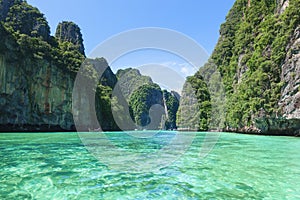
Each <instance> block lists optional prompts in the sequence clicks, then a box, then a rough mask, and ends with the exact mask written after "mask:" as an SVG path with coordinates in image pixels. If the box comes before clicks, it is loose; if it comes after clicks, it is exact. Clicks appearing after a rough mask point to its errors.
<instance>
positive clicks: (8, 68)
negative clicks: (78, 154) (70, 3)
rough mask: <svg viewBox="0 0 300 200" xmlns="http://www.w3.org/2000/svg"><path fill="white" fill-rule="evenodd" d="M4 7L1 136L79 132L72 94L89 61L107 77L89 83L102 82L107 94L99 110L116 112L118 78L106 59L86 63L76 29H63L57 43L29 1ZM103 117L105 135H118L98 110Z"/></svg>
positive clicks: (7, 1) (100, 96)
mask: <svg viewBox="0 0 300 200" xmlns="http://www.w3.org/2000/svg"><path fill="white" fill-rule="evenodd" d="M0 7H1V10H0V131H71V130H75V126H74V120H73V114H72V110H71V109H72V92H73V86H74V80H75V76H76V72H77V71H78V69H79V68H80V66H81V64H82V63H83V61H84V60H85V63H89V64H90V66H91V72H93V71H94V72H93V73H92V74H94V75H95V74H96V73H95V72H96V71H98V72H103V76H102V77H93V76H91V77H89V78H90V79H93V78H100V79H99V84H98V87H99V88H101V89H103V90H105V91H106V92H105V93H103V92H102V93H101V92H100V91H101V89H100V91H99V92H98V90H97V92H96V95H95V96H96V97H95V98H96V104H97V105H96V106H97V107H101V108H103V107H108V106H110V102H108V101H107V100H106V99H107V96H109V95H110V91H111V90H112V87H114V85H115V84H116V81H117V79H116V76H115V75H114V74H113V73H112V71H111V69H110V68H109V67H108V63H107V62H106V61H105V59H103V58H97V59H85V55H84V47H83V44H82V35H81V32H80V29H79V27H78V26H77V25H76V24H74V23H71V22H67V23H61V24H60V25H59V26H58V29H59V30H61V32H59V31H58V33H59V38H55V37H53V36H50V31H49V30H50V29H49V26H48V23H47V21H46V20H45V18H44V17H43V14H41V13H40V12H39V11H38V9H37V8H34V7H32V6H30V5H28V4H27V3H26V2H25V1H22V0H15V1H13V0H1V1H0ZM79 98H80V97H79ZM87 103H88V102H87ZM97 117H98V119H99V120H100V124H101V125H102V126H103V127H104V129H108V130H116V129H117V126H116V125H115V124H114V123H113V119H112V116H111V114H110V113H109V112H108V111H106V110H101V109H99V110H97Z"/></svg>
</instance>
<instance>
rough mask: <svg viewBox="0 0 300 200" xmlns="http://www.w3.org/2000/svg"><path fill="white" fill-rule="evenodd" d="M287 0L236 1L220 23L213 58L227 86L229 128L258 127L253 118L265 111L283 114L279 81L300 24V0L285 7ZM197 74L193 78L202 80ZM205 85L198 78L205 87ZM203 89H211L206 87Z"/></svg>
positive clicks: (266, 114) (199, 84)
mask: <svg viewBox="0 0 300 200" xmlns="http://www.w3.org/2000/svg"><path fill="white" fill-rule="evenodd" d="M283 2H284V1H283V0H280V1H274V0H263V1H258V0H237V1H236V2H235V4H234V6H233V8H232V9H231V10H230V12H229V13H228V15H227V17H226V22H225V23H224V24H222V25H221V29H220V39H219V41H218V44H217V46H216V47H215V50H214V52H213V54H212V56H211V59H210V63H212V64H213V65H216V66H217V68H218V70H219V71H220V73H221V77H222V80H223V83H224V86H225V91H226V100H227V101H226V110H227V114H226V120H225V124H224V125H225V126H226V127H227V128H229V129H233V130H238V129H241V128H243V127H246V126H255V120H256V119H257V118H258V117H260V116H261V115H263V116H265V117H267V116H279V115H281V114H282V113H281V112H280V109H279V106H278V102H279V100H280V96H281V90H282V87H283V86H284V84H285V83H284V82H282V80H281V66H282V64H283V62H284V60H285V57H286V55H287V53H288V52H287V46H288V43H289V41H290V39H291V37H292V35H293V33H294V30H295V29H296V28H297V26H299V24H300V10H299V5H300V1H299V0H289V1H288V4H289V6H288V7H287V8H285V10H283V9H282V8H281V6H282V5H283ZM204 68H205V67H204ZM202 71H203V69H201V70H200V71H199V72H202ZM201 75H203V74H201ZM197 76H198V75H197V74H196V75H195V76H193V78H194V79H197V80H199V79H201V78H199V77H197ZM203 76H204V79H206V77H205V74H204V75H203ZM193 78H192V79H193ZM190 79H191V78H190ZM189 81H190V80H188V82H189ZM201 84H202V83H196V85H197V86H198V87H203V86H201ZM192 85H193V84H192ZM193 87H194V88H195V86H193ZM200 93H202V94H203V95H205V94H206V93H207V91H206V89H205V87H203V91H200ZM203 95H200V96H203ZM196 96H197V98H198V99H199V102H203V99H201V98H199V95H197V94H196ZM200 109H201V108H200ZM203 109H204V110H205V112H204V113H208V112H209V110H210V108H209V106H208V107H204V108H203ZM207 116H209V115H207ZM203 118H205V116H202V117H200V118H199V120H200V121H201V120H204V119H203ZM207 119H209V117H208V118H207ZM204 127H205V126H204Z"/></svg>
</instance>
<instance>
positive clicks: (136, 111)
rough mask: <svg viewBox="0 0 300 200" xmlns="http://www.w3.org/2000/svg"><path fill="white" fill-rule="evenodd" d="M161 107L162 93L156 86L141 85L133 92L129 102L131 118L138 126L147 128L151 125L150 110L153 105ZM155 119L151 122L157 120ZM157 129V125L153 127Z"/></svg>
mask: <svg viewBox="0 0 300 200" xmlns="http://www.w3.org/2000/svg"><path fill="white" fill-rule="evenodd" d="M155 104H158V105H161V106H163V102H162V91H161V89H160V87H159V86H158V85H157V84H147V85H142V86H141V87H139V88H138V89H137V90H135V91H134V92H133V94H132V95H131V97H130V100H129V106H130V112H131V116H132V118H133V119H134V122H135V123H136V124H137V125H138V126H143V127H144V126H147V125H148V124H150V123H151V118H150V116H149V114H150V113H149V111H150V108H151V107H152V106H153V105H155ZM157 119H158V118H157V117H155V119H154V118H153V119H152V120H157ZM160 119H161V118H159V122H160ZM155 128H156V129H157V128H158V124H157V126H156V127H155Z"/></svg>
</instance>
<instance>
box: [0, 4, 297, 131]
mask: <svg viewBox="0 0 300 200" xmlns="http://www.w3.org/2000/svg"><path fill="white" fill-rule="evenodd" d="M299 5H300V0H278V1H251V0H237V1H236V2H235V4H234V5H233V7H232V9H231V10H230V11H229V13H228V15H227V17H226V22H225V23H224V24H222V25H221V28H220V38H219V41H218V43H217V45H216V47H215V50H214V52H213V53H212V55H211V57H210V59H209V61H208V62H207V63H206V64H205V65H204V66H203V67H201V68H200V70H199V71H198V72H197V73H196V74H195V75H193V76H191V77H188V78H187V80H186V84H185V85H184V87H183V89H182V93H181V94H180V95H179V94H178V93H176V92H175V91H167V90H163V89H162V88H160V86H159V85H157V84H156V83H154V82H153V81H152V80H151V77H147V76H143V75H142V74H140V72H139V71H138V70H137V69H131V68H129V69H123V70H119V71H118V72H117V73H116V74H114V73H113V72H112V70H111V69H110V67H109V64H108V62H107V61H106V60H105V58H96V59H90V58H87V57H86V55H85V49H84V45H83V38H82V33H81V30H80V28H79V27H78V26H77V25H76V24H75V23H73V22H69V21H63V22H61V23H60V24H58V26H57V29H56V33H55V35H54V36H52V35H50V27H49V25H48V22H47V21H46V19H45V17H44V15H43V14H42V13H41V12H40V11H39V10H38V9H37V8H35V7H32V6H31V5H29V4H28V3H27V2H26V1H23V0H0V22H1V23H0V131H1V132H28V131H45V132H51V131H76V127H75V123H74V119H73V114H72V91H73V86H74V81H75V77H76V73H77V72H78V70H79V68H80V67H81V66H82V65H84V66H86V67H88V68H89V69H90V73H89V74H87V76H88V77H89V78H90V79H91V80H95V79H97V81H96V84H97V89H96V91H95V93H96V95H95V104H96V106H95V107H96V113H97V118H98V121H99V122H100V125H101V128H102V129H103V130H105V131H117V130H120V127H119V124H118V123H117V122H116V120H115V118H114V116H113V113H112V109H113V108H115V109H119V110H122V109H125V108H124V107H122V105H124V104H119V103H118V102H120V101H122V102H126V103H127V106H128V108H129V113H130V116H128V117H130V118H131V120H132V121H133V122H135V123H136V124H137V125H138V127H145V126H147V125H148V124H149V123H151V119H150V116H149V109H150V108H151V106H152V105H153V104H157V105H160V106H161V108H162V113H161V115H160V118H159V119H158V121H159V123H158V124H159V125H157V126H153V127H149V128H151V129H163V130H173V129H179V130H180V129H189V130H195V131H208V130H210V129H212V127H211V126H210V124H212V122H214V123H217V126H216V127H217V128H218V131H228V132H240V133H251V134H267V135H288V136H298V135H300V10H299ZM258 13H259V14H258ZM199 31H200V30H199ZM212 69H214V70H218V71H219V72H220V75H221V77H222V81H223V84H224V89H225V94H226V101H225V102H221V104H222V105H223V106H224V107H225V110H226V112H224V115H221V114H220V115H216V113H212V112H213V110H212V103H211V98H212V97H211V94H210V92H209V88H210V87H211V85H209V84H208V83H207V81H206V80H208V79H210V76H211V70H212ZM97 71H102V72H103V73H102V77H100V78H99V79H98V77H95V72H97ZM116 86H117V87H118V88H119V89H120V90H121V91H122V93H123V97H121V98H119V99H114V98H112V93H113V90H114V88H115V87H116ZM189 86H191V87H192V89H193V91H195V94H194V96H196V98H197V100H196V101H195V102H193V104H194V105H196V107H197V109H196V110H194V111H195V112H189V109H191V108H190V103H191V95H190V89H191V88H189ZM191 113H192V116H189V115H191ZM195 116H196V117H195ZM212 116H213V117H212ZM216 116H217V117H216ZM218 118H220V119H218ZM221 118H222V119H221ZM124 120H125V119H124ZM86 128H87V129H92V130H93V129H97V128H98V127H93V124H87V125H86ZM128 128H132V129H136V127H128Z"/></svg>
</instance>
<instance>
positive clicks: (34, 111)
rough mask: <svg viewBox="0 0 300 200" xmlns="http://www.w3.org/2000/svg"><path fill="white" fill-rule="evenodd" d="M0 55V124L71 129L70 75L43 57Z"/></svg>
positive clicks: (71, 85)
mask: <svg viewBox="0 0 300 200" xmlns="http://www.w3.org/2000/svg"><path fill="white" fill-rule="evenodd" d="M22 62H23V63H22V64H20V63H17V62H12V63H9V62H7V60H6V57H5V56H3V55H1V56H0V80H1V83H0V102H1V104H0V110H1V111H0V112H1V117H0V124H1V125H2V128H3V129H5V127H7V128H8V130H9V129H14V128H15V129H16V130H17V129H19V128H20V129H22V128H24V130H26V129H29V130H30V129H32V128H33V129H35V128H34V127H36V130H39V129H47V128H49V129H50V128H53V129H57V130H59V129H65V130H71V129H74V127H73V125H74V123H73V117H72V114H71V98H72V88H73V77H71V76H70V75H67V74H66V73H65V72H64V71H62V70H61V69H59V68H58V67H56V66H51V65H50V64H49V63H48V62H47V61H33V60H30V59H27V60H23V61H22Z"/></svg>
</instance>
